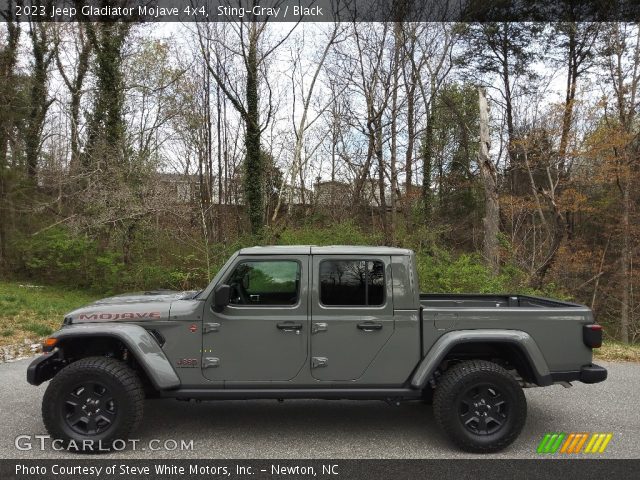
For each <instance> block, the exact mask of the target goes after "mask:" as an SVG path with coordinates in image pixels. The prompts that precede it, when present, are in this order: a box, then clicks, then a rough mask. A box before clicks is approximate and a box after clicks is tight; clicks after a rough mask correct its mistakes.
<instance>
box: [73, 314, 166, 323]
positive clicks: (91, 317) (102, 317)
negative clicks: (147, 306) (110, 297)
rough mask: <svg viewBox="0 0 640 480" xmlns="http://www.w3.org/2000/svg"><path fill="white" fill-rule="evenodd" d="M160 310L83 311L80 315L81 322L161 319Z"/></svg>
mask: <svg viewBox="0 0 640 480" xmlns="http://www.w3.org/2000/svg"><path fill="white" fill-rule="evenodd" d="M160 318H161V314H160V312H100V313H81V314H80V316H79V317H78V320H79V321H80V322H101V321H115V320H159V319H160Z"/></svg>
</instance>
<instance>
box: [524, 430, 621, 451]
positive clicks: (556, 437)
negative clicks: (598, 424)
mask: <svg viewBox="0 0 640 480" xmlns="http://www.w3.org/2000/svg"><path fill="white" fill-rule="evenodd" d="M612 438H613V434H612V433H547V434H546V435H545V436H544V437H542V441H541V442H540V444H539V445H538V449H537V452H538V453H543V454H553V453H566V454H573V453H604V452H605V450H606V449H607V446H608V445H609V442H610V441H611V439H612Z"/></svg>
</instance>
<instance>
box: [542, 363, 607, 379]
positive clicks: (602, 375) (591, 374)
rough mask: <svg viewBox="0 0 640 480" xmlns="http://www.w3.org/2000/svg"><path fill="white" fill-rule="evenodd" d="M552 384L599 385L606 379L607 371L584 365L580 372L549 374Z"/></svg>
mask: <svg viewBox="0 0 640 480" xmlns="http://www.w3.org/2000/svg"><path fill="white" fill-rule="evenodd" d="M551 378H552V379H553V381H554V382H582V383H600V382H604V381H605V380H606V379H607V369H606V368H604V367H601V366H600V365H596V364H591V365H584V366H582V368H580V370H572V371H569V372H551Z"/></svg>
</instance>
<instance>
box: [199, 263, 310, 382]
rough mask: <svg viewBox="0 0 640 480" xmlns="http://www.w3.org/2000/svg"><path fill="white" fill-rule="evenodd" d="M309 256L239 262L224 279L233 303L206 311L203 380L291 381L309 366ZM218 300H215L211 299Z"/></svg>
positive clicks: (203, 343) (203, 342)
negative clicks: (222, 308)
mask: <svg viewBox="0 0 640 480" xmlns="http://www.w3.org/2000/svg"><path fill="white" fill-rule="evenodd" d="M308 261H309V257H308V256H306V255H300V256H296V255H292V256H284V255H283V256H278V257H277V258H276V259H274V258H273V257H261V256H251V257H239V258H238V259H237V260H236V262H235V263H234V264H233V265H232V266H231V267H230V268H229V271H228V273H227V274H226V275H225V276H224V277H223V278H222V280H221V283H223V284H228V285H229V286H230V287H231V303H230V304H229V305H228V306H227V307H225V308H224V310H223V311H222V312H215V311H214V310H213V309H212V308H211V299H209V300H208V301H207V305H206V307H205V318H204V322H203V334H202V369H203V375H204V376H205V377H206V378H208V379H210V380H225V381H235V382H244V381H246V382H253V381H256V382H267V381H286V380H290V379H292V378H294V377H295V376H296V375H297V374H298V372H300V370H301V369H302V368H304V367H305V366H306V364H307V363H306V361H307V342H308V331H309V329H308V321H309V319H308V315H307V292H308ZM212 296H213V295H212Z"/></svg>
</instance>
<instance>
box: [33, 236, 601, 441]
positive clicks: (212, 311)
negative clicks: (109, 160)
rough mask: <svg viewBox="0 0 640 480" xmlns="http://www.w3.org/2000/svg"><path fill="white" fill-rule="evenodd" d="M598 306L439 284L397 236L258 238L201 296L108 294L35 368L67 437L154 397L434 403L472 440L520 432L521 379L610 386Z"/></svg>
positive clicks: (129, 418)
mask: <svg viewBox="0 0 640 480" xmlns="http://www.w3.org/2000/svg"><path fill="white" fill-rule="evenodd" d="M601 342H602V330H601V327H600V326H599V325H597V324H595V323H594V321H593V316H592V313H591V311H590V310H589V308H587V307H585V306H582V305H576V304H573V303H568V302H560V301H557V300H550V299H545V298H537V297H531V296H522V295H441V294H437V295H428V294H427V295H425V294H420V293H419V291H418V278H417V273H416V261H415V255H414V253H413V252H412V251H411V250H405V249H400V248H388V247H353V246H348V247H343V246H330V247H315V246H286V247H283V246H277V247H253V248H246V249H242V250H240V251H238V252H236V253H235V254H234V255H232V256H231V258H230V259H229V260H228V261H227V263H226V264H225V265H224V266H223V267H222V269H221V270H220V272H218V274H217V275H216V276H215V278H214V279H213V280H212V281H211V283H210V284H209V286H208V287H207V288H205V289H204V290H202V291H199V292H172V291H155V292H144V293H140V294H134V295H119V296H115V297H111V298H106V299H104V300H99V301H97V302H95V303H92V304H90V305H88V306H85V307H83V308H80V309H78V310H74V311H73V312H71V313H69V314H67V315H66V317H65V319H64V324H63V326H62V328H61V329H60V330H58V331H57V332H55V333H54V334H53V335H51V337H50V338H48V339H46V341H45V343H44V349H45V353H44V354H43V355H42V356H40V357H39V358H37V359H35V360H34V361H33V362H32V363H31V365H30V366H29V368H28V371H27V380H28V381H29V383H31V384H33V385H39V384H41V383H42V382H45V381H47V380H50V379H51V382H50V384H49V386H48V387H47V390H46V392H45V394H44V398H43V403H42V416H43V419H44V424H45V426H46V428H47V430H48V431H49V433H50V434H51V435H52V437H53V438H57V439H60V440H61V441H62V442H63V443H65V444H66V445H69V444H72V445H82V446H81V447H80V448H86V447H84V446H86V445H89V447H88V449H91V445H93V444H94V443H93V442H95V444H98V443H99V445H100V448H101V449H105V448H109V447H111V446H112V443H113V441H114V440H116V439H119V440H122V439H126V438H127V437H128V436H129V435H131V434H132V432H133V431H134V430H135V429H136V427H137V426H138V425H139V424H140V421H141V419H142V410H143V403H144V398H145V396H146V397H163V398H164V397H170V398H177V399H181V400H189V399H196V400H223V399H265V398H273V399H285V398H320V399H354V400H356V399H357V400H365V399H381V400H387V401H389V402H393V403H397V402H399V401H405V400H424V401H425V402H426V403H431V402H432V403H433V409H434V414H435V419H436V421H437V423H438V424H439V426H440V427H441V428H442V430H443V431H444V433H445V434H446V435H447V436H448V437H449V438H450V439H451V440H452V441H453V442H454V443H455V444H456V445H457V446H458V447H460V448H462V449H464V450H467V451H472V452H493V451H497V450H500V449H502V448H504V447H506V446H507V445H509V444H510V443H511V442H513V441H514V439H515V438H516V437H517V436H518V434H519V433H520V431H521V430H522V427H523V425H524V423H525V418H526V413H527V405H526V401H525V396H524V394H523V390H522V387H534V386H541V387H543V386H547V385H551V384H554V383H562V384H564V385H565V386H566V385H567V383H568V382H571V381H581V382H584V383H596V382H601V381H603V380H605V379H606V377H607V371H606V370H605V369H604V368H602V367H599V366H597V365H594V364H593V363H592V361H591V360H592V349H593V348H597V347H599V346H600V344H601Z"/></svg>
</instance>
